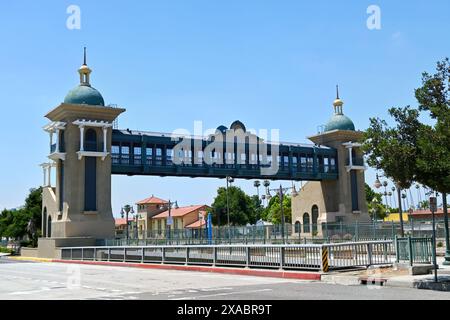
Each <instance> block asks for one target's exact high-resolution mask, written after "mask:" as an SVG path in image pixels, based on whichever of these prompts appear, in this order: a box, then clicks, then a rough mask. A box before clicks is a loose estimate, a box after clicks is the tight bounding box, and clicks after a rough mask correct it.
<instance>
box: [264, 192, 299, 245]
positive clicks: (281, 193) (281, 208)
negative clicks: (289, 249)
mask: <svg viewBox="0 0 450 320" xmlns="http://www.w3.org/2000/svg"><path fill="white" fill-rule="evenodd" d="M291 189H292V190H293V191H292V193H293V194H294V193H295V194H297V190H295V186H294V185H293V186H292V187H289V188H283V187H282V186H281V184H280V188H278V189H269V187H268V186H267V196H266V198H268V199H269V200H270V198H272V196H271V195H270V191H274V192H276V193H277V194H278V197H279V198H280V212H281V236H282V238H283V243H284V244H286V237H285V232H284V227H285V219H284V210H283V200H284V193H285V192H286V191H288V190H291Z"/></svg>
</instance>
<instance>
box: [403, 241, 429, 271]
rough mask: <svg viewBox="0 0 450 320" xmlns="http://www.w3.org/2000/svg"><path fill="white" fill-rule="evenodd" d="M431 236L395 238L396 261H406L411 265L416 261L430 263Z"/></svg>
mask: <svg viewBox="0 0 450 320" xmlns="http://www.w3.org/2000/svg"><path fill="white" fill-rule="evenodd" d="M433 246H434V241H433V238H428V237H426V238H412V237H407V238H399V237H396V238H395V248H396V255H397V256H396V260H397V262H401V261H408V262H409V264H410V265H411V266H412V265H414V264H417V263H419V264H420V263H432V261H433V260H432V259H433V254H434V250H433Z"/></svg>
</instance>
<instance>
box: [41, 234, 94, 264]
mask: <svg viewBox="0 0 450 320" xmlns="http://www.w3.org/2000/svg"><path fill="white" fill-rule="evenodd" d="M95 243H96V240H95V239H94V238H90V237H76V238H39V240H38V250H37V257H38V258H47V259H61V248H64V247H90V246H95Z"/></svg>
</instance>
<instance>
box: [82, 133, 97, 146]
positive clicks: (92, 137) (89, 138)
mask: <svg viewBox="0 0 450 320" xmlns="http://www.w3.org/2000/svg"><path fill="white" fill-rule="evenodd" d="M84 150H86V151H97V132H95V130H94V129H88V130H87V131H86V136H85V139H84Z"/></svg>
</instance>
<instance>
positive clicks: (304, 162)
mask: <svg viewBox="0 0 450 320" xmlns="http://www.w3.org/2000/svg"><path fill="white" fill-rule="evenodd" d="M307 167H308V164H307V159H306V157H305V156H301V157H300V171H302V172H306V171H307V170H308V169H307Z"/></svg>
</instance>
